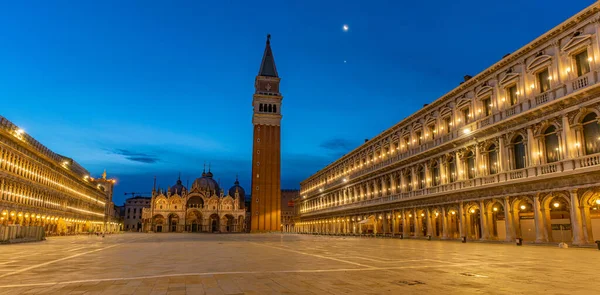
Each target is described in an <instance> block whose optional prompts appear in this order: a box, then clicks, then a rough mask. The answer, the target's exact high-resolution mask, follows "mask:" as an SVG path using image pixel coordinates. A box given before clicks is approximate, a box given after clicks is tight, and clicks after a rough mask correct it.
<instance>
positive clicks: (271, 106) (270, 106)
mask: <svg viewBox="0 0 600 295" xmlns="http://www.w3.org/2000/svg"><path fill="white" fill-rule="evenodd" d="M272 112H273V105H272V104H270V105H269V113H272Z"/></svg>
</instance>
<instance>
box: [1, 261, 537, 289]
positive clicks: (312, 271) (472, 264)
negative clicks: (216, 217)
mask: <svg viewBox="0 0 600 295" xmlns="http://www.w3.org/2000/svg"><path fill="white" fill-rule="evenodd" d="M507 264H510V265H520V264H531V263H530V262H498V263H484V264H482V263H479V262H472V263H463V264H455V265H417V266H395V267H372V268H337V269H295V270H275V271H220V272H199V273H179V274H163V275H151V276H139V277H128V278H123V277H121V278H106V279H88V280H75V281H64V282H46V283H31V284H14V285H0V289H8V288H23V287H40V286H54V285H69V284H85V283H95V282H108V281H132V280H144V279H158V278H171V277H185V276H214V275H237V274H272V273H326V272H359V271H378V270H379V271H381V270H384V271H385V270H388V271H390V270H402V269H421V268H446V267H465V266H481V265H485V266H502V265H507ZM479 276H481V277H485V276H482V275H479Z"/></svg>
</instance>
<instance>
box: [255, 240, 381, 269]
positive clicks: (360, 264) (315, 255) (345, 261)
mask: <svg viewBox="0 0 600 295" xmlns="http://www.w3.org/2000/svg"><path fill="white" fill-rule="evenodd" d="M251 243H252V244H255V245H259V246H263V247H268V248H274V249H279V250H282V251H288V252H293V253H297V254H302V255H308V256H313V257H318V258H323V259H329V260H335V261H338V262H344V263H348V264H353V265H358V266H362V267H368V268H374V266H371V265H367V264H362V263H356V262H352V261H347V260H343V259H338V258H333V257H327V256H322V255H318V254H311V253H306V252H301V251H296V250H291V249H285V248H280V247H275V246H270V245H265V244H261V243H255V242H251Z"/></svg>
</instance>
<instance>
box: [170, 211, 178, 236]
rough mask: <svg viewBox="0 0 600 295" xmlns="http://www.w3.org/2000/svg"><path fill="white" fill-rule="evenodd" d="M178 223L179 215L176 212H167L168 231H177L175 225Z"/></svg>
mask: <svg viewBox="0 0 600 295" xmlns="http://www.w3.org/2000/svg"><path fill="white" fill-rule="evenodd" d="M178 224H179V216H177V214H173V213H171V214H169V232H177V225H178Z"/></svg>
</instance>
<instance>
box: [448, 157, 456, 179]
mask: <svg viewBox="0 0 600 295" xmlns="http://www.w3.org/2000/svg"><path fill="white" fill-rule="evenodd" d="M448 177H449V179H450V183H452V182H455V181H456V161H454V157H451V158H450V159H448Z"/></svg>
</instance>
